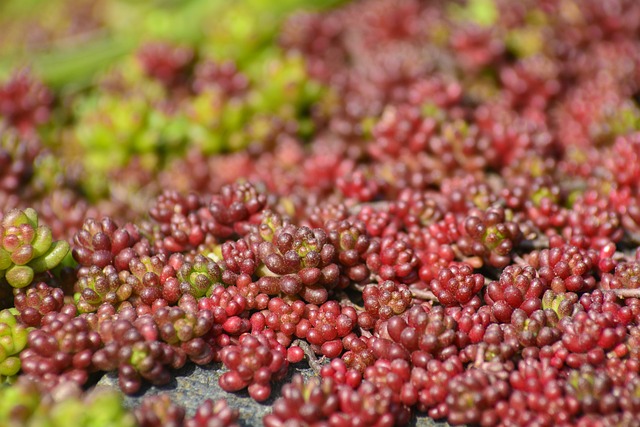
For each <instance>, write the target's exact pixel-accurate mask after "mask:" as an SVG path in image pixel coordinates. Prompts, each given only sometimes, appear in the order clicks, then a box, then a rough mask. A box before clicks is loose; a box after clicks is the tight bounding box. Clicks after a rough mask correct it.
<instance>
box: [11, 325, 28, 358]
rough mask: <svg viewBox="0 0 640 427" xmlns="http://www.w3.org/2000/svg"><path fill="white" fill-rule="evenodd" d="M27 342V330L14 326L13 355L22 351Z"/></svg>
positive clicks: (20, 326)
mask: <svg viewBox="0 0 640 427" xmlns="http://www.w3.org/2000/svg"><path fill="white" fill-rule="evenodd" d="M28 340H29V329H27V328H25V327H24V326H22V325H16V326H15V327H14V329H13V347H14V352H15V354H17V353H19V352H21V351H22V350H24V348H25V347H26V346H27V341H28Z"/></svg>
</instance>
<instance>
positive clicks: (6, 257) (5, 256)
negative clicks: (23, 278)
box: [0, 248, 13, 270]
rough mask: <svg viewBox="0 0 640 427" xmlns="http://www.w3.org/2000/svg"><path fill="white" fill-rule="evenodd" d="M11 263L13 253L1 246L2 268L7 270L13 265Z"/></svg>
mask: <svg viewBox="0 0 640 427" xmlns="http://www.w3.org/2000/svg"><path fill="white" fill-rule="evenodd" d="M11 264H13V262H12V261H11V254H10V253H9V252H7V251H6V250H4V249H3V248H0V270H6V269H7V268H9V267H11Z"/></svg>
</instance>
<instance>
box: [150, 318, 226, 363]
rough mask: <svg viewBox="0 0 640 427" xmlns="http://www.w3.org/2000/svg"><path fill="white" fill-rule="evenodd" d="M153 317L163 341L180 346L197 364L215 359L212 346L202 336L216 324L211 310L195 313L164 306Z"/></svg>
mask: <svg viewBox="0 0 640 427" xmlns="http://www.w3.org/2000/svg"><path fill="white" fill-rule="evenodd" d="M153 317H154V321H155V322H156V324H157V326H158V331H159V334H160V338H162V340H163V341H165V342H167V343H169V344H171V345H173V346H174V347H179V348H180V349H181V350H182V351H184V353H185V354H186V355H187V356H188V357H189V358H190V359H191V360H192V361H193V362H194V363H196V364H199V365H204V364H206V363H209V362H211V360H213V357H214V353H213V351H212V348H211V346H209V345H208V344H207V343H206V342H205V341H204V339H203V338H202V337H203V336H204V335H205V334H206V333H207V332H209V331H210V330H211V327H212V326H213V324H214V317H213V314H212V312H211V311H209V310H200V311H198V312H197V313H193V312H190V311H185V310H183V309H181V308H180V307H162V308H160V309H159V310H158V311H156V312H155V313H154V315H153Z"/></svg>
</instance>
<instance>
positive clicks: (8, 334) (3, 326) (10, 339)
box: [0, 309, 29, 383]
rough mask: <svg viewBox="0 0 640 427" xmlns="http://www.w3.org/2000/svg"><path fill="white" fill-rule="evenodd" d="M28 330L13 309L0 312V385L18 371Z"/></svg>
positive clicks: (9, 379)
mask: <svg viewBox="0 0 640 427" xmlns="http://www.w3.org/2000/svg"><path fill="white" fill-rule="evenodd" d="M28 335H29V331H28V329H27V328H26V327H25V326H23V325H22V324H20V323H19V322H18V321H17V319H16V317H15V309H11V310H9V309H6V310H2V311H0V383H2V382H5V381H11V380H12V379H13V378H14V377H15V375H17V374H18V372H19V371H20V352H21V351H22V350H23V349H24V348H25V347H26V346H27V337H28Z"/></svg>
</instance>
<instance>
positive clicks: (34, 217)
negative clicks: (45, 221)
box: [24, 208, 38, 228]
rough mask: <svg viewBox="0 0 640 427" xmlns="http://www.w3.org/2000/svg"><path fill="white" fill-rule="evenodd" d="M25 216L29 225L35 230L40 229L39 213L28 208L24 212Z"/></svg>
mask: <svg viewBox="0 0 640 427" xmlns="http://www.w3.org/2000/svg"><path fill="white" fill-rule="evenodd" d="M24 214H25V215H26V216H27V218H28V220H29V224H31V226H32V227H33V228H38V212H36V210H35V209H33V208H27V209H25V210H24Z"/></svg>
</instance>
